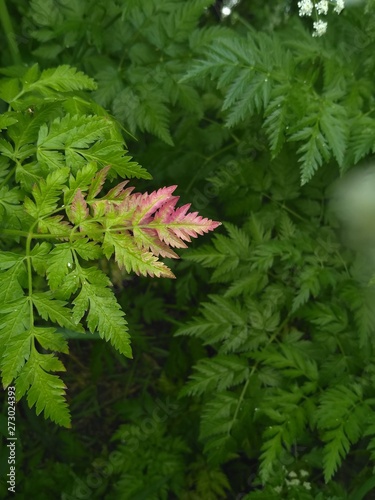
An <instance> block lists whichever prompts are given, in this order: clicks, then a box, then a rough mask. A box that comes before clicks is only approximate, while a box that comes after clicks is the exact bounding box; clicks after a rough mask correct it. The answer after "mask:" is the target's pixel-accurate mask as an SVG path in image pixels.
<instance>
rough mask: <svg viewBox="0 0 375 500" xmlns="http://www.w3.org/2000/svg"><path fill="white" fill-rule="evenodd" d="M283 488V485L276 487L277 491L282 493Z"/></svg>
mask: <svg viewBox="0 0 375 500" xmlns="http://www.w3.org/2000/svg"><path fill="white" fill-rule="evenodd" d="M282 489H283V487H282V486H275V487H274V490H275V491H276V493H281V490H282Z"/></svg>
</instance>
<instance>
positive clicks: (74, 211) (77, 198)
mask: <svg viewBox="0 0 375 500" xmlns="http://www.w3.org/2000/svg"><path fill="white" fill-rule="evenodd" d="M88 216H89V207H88V206H87V203H86V200H85V198H84V197H83V194H82V191H81V190H80V189H77V192H76V194H75V195H74V198H73V201H72V205H71V207H70V215H69V218H70V220H71V222H73V224H77V225H79V224H80V223H81V222H83V221H84V220H85V219H87V217H88Z"/></svg>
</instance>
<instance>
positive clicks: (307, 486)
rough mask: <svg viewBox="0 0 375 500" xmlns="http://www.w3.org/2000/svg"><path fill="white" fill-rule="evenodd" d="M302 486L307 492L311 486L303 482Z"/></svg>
mask: <svg viewBox="0 0 375 500" xmlns="http://www.w3.org/2000/svg"><path fill="white" fill-rule="evenodd" d="M302 486H304V487H305V488H306V489H307V490H311V484H310V483H308V482H307V481H305V482H304V483H303V485H302Z"/></svg>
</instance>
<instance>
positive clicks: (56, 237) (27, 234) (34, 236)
mask: <svg viewBox="0 0 375 500" xmlns="http://www.w3.org/2000/svg"><path fill="white" fill-rule="evenodd" d="M0 231H1V236H20V237H21V238H22V237H23V238H28V239H29V238H30V239H31V240H35V239H41V240H59V239H65V238H68V236H67V234H66V233H65V234H43V233H33V232H32V231H30V232H28V231H20V230H19V229H0Z"/></svg>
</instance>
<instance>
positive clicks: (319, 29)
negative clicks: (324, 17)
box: [313, 20, 327, 36]
mask: <svg viewBox="0 0 375 500" xmlns="http://www.w3.org/2000/svg"><path fill="white" fill-rule="evenodd" d="M313 27H314V30H315V31H314V33H313V36H322V35H324V33H325V32H326V31H327V23H326V22H325V21H321V20H319V21H316V22H315V23H313Z"/></svg>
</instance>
